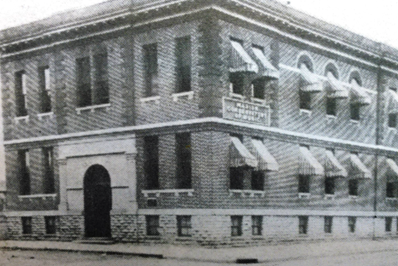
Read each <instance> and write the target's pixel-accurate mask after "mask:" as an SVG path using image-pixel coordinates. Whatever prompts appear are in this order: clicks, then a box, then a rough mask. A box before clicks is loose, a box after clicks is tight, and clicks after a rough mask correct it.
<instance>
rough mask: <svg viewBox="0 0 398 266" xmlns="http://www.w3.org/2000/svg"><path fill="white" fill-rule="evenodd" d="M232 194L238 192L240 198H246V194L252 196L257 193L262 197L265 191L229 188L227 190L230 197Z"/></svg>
mask: <svg viewBox="0 0 398 266" xmlns="http://www.w3.org/2000/svg"><path fill="white" fill-rule="evenodd" d="M234 194H240V195H241V197H242V198H246V195H248V196H249V197H250V198H253V197H254V195H259V196H261V197H262V198H264V197H265V191H262V190H241V189H230V190H229V196H230V197H231V196H232V195H234Z"/></svg>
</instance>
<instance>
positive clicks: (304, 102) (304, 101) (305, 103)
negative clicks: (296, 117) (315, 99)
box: [299, 90, 311, 110]
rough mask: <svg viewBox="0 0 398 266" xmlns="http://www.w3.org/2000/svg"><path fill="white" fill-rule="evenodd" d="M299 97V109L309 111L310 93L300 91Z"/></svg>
mask: <svg viewBox="0 0 398 266" xmlns="http://www.w3.org/2000/svg"><path fill="white" fill-rule="evenodd" d="M299 96H300V109H304V110H311V92H307V91H302V90H300V92H299Z"/></svg>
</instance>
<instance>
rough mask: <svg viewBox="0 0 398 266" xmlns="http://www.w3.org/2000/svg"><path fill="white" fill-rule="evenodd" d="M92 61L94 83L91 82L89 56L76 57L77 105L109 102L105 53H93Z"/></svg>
mask: <svg viewBox="0 0 398 266" xmlns="http://www.w3.org/2000/svg"><path fill="white" fill-rule="evenodd" d="M93 61H94V74H93V76H94V78H95V80H94V84H92V82H91V63H90V57H88V56H87V57H83V58H78V59H76V74H77V105H78V106H79V107H85V106H90V105H93V104H94V105H97V104H105V103H109V86H108V56H107V53H98V54H95V55H94V56H93Z"/></svg>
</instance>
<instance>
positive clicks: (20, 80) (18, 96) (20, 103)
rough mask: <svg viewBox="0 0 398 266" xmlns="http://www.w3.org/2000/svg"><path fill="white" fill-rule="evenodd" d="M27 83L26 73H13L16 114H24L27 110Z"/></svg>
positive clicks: (26, 113)
mask: <svg viewBox="0 0 398 266" xmlns="http://www.w3.org/2000/svg"><path fill="white" fill-rule="evenodd" d="M26 93H27V83H26V74H25V72H24V71H19V72H17V73H15V100H16V115H17V116H26V115H28V110H27V106H26Z"/></svg>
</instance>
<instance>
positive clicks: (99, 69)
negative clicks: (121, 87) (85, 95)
mask: <svg viewBox="0 0 398 266" xmlns="http://www.w3.org/2000/svg"><path fill="white" fill-rule="evenodd" d="M94 68H95V86H94V93H93V104H105V103H109V86H108V54H107V53H100V54H95V55H94Z"/></svg>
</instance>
